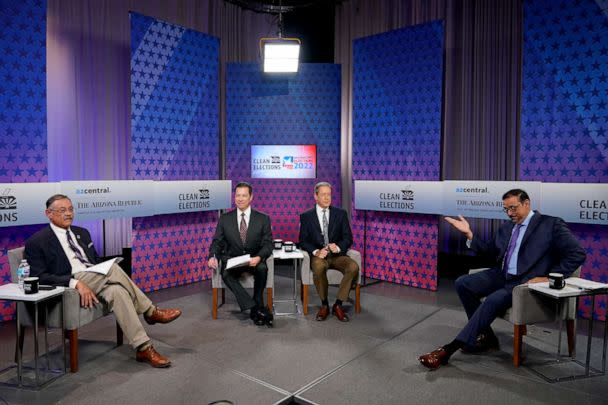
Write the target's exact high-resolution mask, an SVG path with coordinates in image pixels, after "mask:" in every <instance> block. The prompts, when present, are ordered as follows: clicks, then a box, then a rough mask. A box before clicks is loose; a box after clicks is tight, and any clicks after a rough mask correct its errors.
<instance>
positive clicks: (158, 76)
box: [131, 13, 220, 291]
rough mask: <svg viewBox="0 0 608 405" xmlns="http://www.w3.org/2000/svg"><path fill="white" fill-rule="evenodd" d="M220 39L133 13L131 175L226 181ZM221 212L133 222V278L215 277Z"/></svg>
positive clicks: (158, 285)
mask: <svg viewBox="0 0 608 405" xmlns="http://www.w3.org/2000/svg"><path fill="white" fill-rule="evenodd" d="M219 47H220V44H219V39H217V38H215V37H212V36H209V35H206V34H203V33H200V32H197V31H194V30H190V29H186V28H184V27H181V26H178V25H174V24H169V23H167V22H164V21H160V20H156V19H154V18H150V17H146V16H143V15H140V14H136V13H131V134H132V153H131V178H132V179H136V180H145V179H150V180H199V179H218V178H219V127H218V124H219V116H218V115H219V104H218V103H219V101H218V100H219V88H218V85H219ZM216 222H217V214H216V213H215V212H202V213H192V214H177V215H159V216H154V217H147V218H134V219H133V245H132V248H133V279H134V280H135V282H136V283H137V284H138V285H139V286H140V287H142V289H144V290H146V291H149V290H158V289H162V288H167V287H172V286H176V285H181V284H187V283H192V282H195V281H200V280H204V279H208V278H209V277H210V273H209V270H208V269H207V265H206V263H207V252H208V249H209V245H210V244H211V240H212V237H213V233H214V231H215V224H216Z"/></svg>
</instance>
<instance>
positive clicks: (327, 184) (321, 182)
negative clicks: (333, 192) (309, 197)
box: [315, 181, 332, 194]
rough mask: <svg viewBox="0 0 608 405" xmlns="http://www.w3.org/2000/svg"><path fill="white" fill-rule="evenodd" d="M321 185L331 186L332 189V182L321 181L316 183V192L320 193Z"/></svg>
mask: <svg viewBox="0 0 608 405" xmlns="http://www.w3.org/2000/svg"><path fill="white" fill-rule="evenodd" d="M321 187H329V188H330V189H331V188H332V187H331V184H329V183H328V182H326V181H320V182H318V183H317V184H315V194H319V189H320V188H321Z"/></svg>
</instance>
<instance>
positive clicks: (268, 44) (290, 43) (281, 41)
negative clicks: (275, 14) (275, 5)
mask: <svg viewBox="0 0 608 405" xmlns="http://www.w3.org/2000/svg"><path fill="white" fill-rule="evenodd" d="M278 25H279V33H278V37H277V38H261V39H260V52H261V54H262V64H263V70H264V73H297V71H298V66H299V65H300V45H301V42H300V40H299V39H298V38H283V4H282V1H281V0H279V19H278Z"/></svg>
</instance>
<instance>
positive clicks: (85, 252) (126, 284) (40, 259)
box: [25, 194, 181, 367]
mask: <svg viewBox="0 0 608 405" xmlns="http://www.w3.org/2000/svg"><path fill="white" fill-rule="evenodd" d="M45 213H46V216H47V217H48V218H49V220H50V221H51V223H50V225H49V226H48V227H46V228H43V229H41V230H40V231H38V232H37V233H35V234H34V235H33V236H32V237H30V238H29V239H28V240H27V241H26V242H25V258H26V259H27V262H28V263H29V265H30V269H31V275H32V276H36V277H39V278H40V283H41V284H51V285H58V286H66V287H68V286H69V287H70V288H75V289H76V290H78V293H79V294H80V304H81V306H83V307H84V308H92V307H93V306H94V305H96V304H98V303H99V299H102V300H104V301H105V302H107V304H108V306H109V307H110V308H112V311H113V312H114V315H115V316H116V321H117V322H118V324H119V325H120V327H121V328H122V330H123V332H124V333H125V336H126V337H127V340H128V341H129V343H130V344H131V346H133V348H134V349H135V350H137V354H136V359H137V361H142V362H146V363H149V364H150V365H151V366H153V367H168V366H170V365H171V361H169V359H168V358H167V357H165V356H162V355H161V354H159V353H158V352H157V351H156V350H155V349H154V347H153V346H152V343H151V341H150V338H149V337H148V335H147V334H146V331H145V329H144V327H143V326H142V324H141V320H140V319H139V315H140V314H143V315H144V319H145V320H146V322H148V323H149V324H151V325H152V324H155V323H168V322H171V321H173V320H174V319H176V318H177V317H179V316H180V315H181V311H180V310H178V309H160V308H158V307H156V306H155V305H153V304H152V302H151V301H150V300H149V299H148V297H146V296H145V294H144V293H143V292H141V290H140V289H139V288H138V287H137V286H136V285H135V284H134V283H133V281H132V280H131V279H130V278H129V276H127V275H126V274H125V272H124V271H123V270H122V269H121V268H120V266H118V265H117V264H113V265H112V267H111V268H110V270H109V271H108V273H107V274H105V275H104V274H100V273H96V272H94V271H91V270H90V268H92V267H93V266H94V265H95V264H98V263H100V262H101V259H100V258H99V256H98V255H97V252H96V251H95V247H94V246H93V242H92V241H91V235H90V234H89V232H88V231H87V230H86V229H84V228H80V227H77V226H72V221H73V220H74V207H73V206H72V201H70V199H69V198H68V197H67V196H65V195H63V194H56V195H54V196H52V197H50V198H49V199H48V200H47V202H46V211H45Z"/></svg>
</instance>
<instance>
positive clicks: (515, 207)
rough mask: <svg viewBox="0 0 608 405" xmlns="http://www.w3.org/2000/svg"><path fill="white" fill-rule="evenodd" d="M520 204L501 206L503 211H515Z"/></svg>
mask: <svg viewBox="0 0 608 405" xmlns="http://www.w3.org/2000/svg"><path fill="white" fill-rule="evenodd" d="M520 206H521V204H517V205H511V206H510V207H503V209H502V210H503V211H504V212H506V213H509V212H515V211H517V209H518V208H519V207H520Z"/></svg>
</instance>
